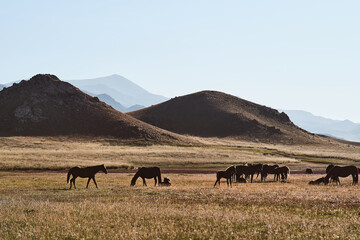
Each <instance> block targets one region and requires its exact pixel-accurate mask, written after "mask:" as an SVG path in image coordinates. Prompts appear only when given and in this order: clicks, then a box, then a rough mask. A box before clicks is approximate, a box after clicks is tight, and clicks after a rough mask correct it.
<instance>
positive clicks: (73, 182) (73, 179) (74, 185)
mask: <svg viewBox="0 0 360 240" xmlns="http://www.w3.org/2000/svg"><path fill="white" fill-rule="evenodd" d="M75 179H76V178H75V177H74V178H73V179H72V181H73V183H74V188H75V189H76V186H75Z"/></svg>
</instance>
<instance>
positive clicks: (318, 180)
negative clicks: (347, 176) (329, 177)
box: [309, 177, 325, 185]
mask: <svg viewBox="0 0 360 240" xmlns="http://www.w3.org/2000/svg"><path fill="white" fill-rule="evenodd" d="M324 180H325V178H324V177H321V178H318V179H316V180H315V181H310V182H309V184H310V185H320V184H321V183H325V182H324Z"/></svg>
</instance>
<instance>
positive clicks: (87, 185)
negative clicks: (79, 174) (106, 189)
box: [86, 178, 91, 188]
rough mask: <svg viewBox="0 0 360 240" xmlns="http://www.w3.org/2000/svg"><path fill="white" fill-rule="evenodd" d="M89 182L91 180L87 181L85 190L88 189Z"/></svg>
mask: <svg viewBox="0 0 360 240" xmlns="http://www.w3.org/2000/svg"><path fill="white" fill-rule="evenodd" d="M90 180H91V178H89V179H88V182H87V184H86V188H88V187H89V182H90Z"/></svg>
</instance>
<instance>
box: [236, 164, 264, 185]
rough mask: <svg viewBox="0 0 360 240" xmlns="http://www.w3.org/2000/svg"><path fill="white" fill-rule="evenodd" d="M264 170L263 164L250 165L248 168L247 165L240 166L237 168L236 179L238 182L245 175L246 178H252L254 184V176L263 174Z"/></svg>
mask: <svg viewBox="0 0 360 240" xmlns="http://www.w3.org/2000/svg"><path fill="white" fill-rule="evenodd" d="M262 168H263V165H262V164H254V165H252V164H250V165H248V166H245V165H240V166H236V168H235V169H236V179H237V180H238V179H239V178H240V176H241V175H243V174H244V175H245V177H246V176H250V177H251V182H253V178H254V174H255V173H258V172H261V171H262Z"/></svg>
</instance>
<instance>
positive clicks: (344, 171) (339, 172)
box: [324, 166, 359, 185]
mask: <svg viewBox="0 0 360 240" xmlns="http://www.w3.org/2000/svg"><path fill="white" fill-rule="evenodd" d="M349 175H351V176H352V178H353V185H355V184H357V183H358V181H359V169H358V168H357V167H355V166H345V167H340V166H334V167H333V168H332V169H331V170H330V171H329V173H328V174H327V175H326V177H325V179H324V183H325V185H327V184H328V183H329V179H330V178H332V179H339V177H347V176H349ZM338 183H339V184H340V181H338Z"/></svg>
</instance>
